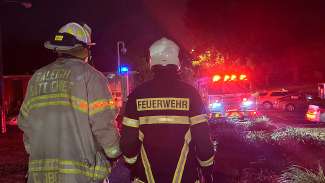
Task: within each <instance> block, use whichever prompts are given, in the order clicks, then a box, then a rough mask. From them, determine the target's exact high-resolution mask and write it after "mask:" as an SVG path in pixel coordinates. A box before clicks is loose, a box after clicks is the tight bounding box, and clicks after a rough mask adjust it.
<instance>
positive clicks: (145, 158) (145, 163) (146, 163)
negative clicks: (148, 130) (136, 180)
mask: <svg viewBox="0 0 325 183" xmlns="http://www.w3.org/2000/svg"><path fill="white" fill-rule="evenodd" d="M140 154H141V159H142V164H143V166H144V170H145V173H146V177H147V181H148V183H155V179H154V178H153V174H152V171H151V166H150V163H149V159H148V156H147V153H146V151H145V149H144V146H143V144H142V145H141V153H140Z"/></svg>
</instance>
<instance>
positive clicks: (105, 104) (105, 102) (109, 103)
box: [89, 99, 115, 115]
mask: <svg viewBox="0 0 325 183" xmlns="http://www.w3.org/2000/svg"><path fill="white" fill-rule="evenodd" d="M114 106H115V105H114V102H113V100H109V99H99V100H96V101H94V102H92V103H90V105H89V114H90V115H95V114H97V113H99V112H102V111H104V110H106V109H113V108H114Z"/></svg>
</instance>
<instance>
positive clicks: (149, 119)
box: [121, 38, 214, 183]
mask: <svg viewBox="0 0 325 183" xmlns="http://www.w3.org/2000/svg"><path fill="white" fill-rule="evenodd" d="M149 51H150V68H151V70H152V71H153V72H154V79H152V80H150V81H148V82H146V83H144V84H142V85H141V86H139V87H137V88H136V89H135V90H134V91H133V92H132V93H131V94H130V96H129V97H128V101H127V104H126V108H125V116H124V118H123V127H122V135H121V150H122V154H123V157H124V159H125V162H126V163H127V164H128V165H129V167H130V169H131V170H132V173H133V177H134V179H135V180H134V181H135V182H147V183H154V182H155V183H166V182H172V183H180V182H184V183H194V182H198V181H199V178H200V177H199V176H198V172H197V169H198V168H200V169H201V170H203V171H202V172H203V175H204V176H203V177H204V178H205V181H206V182H212V167H213V163H214V151H213V146H212V143H211V141H210V138H209V129H208V124H207V119H208V118H207V114H206V112H205V107H204V105H203V103H202V100H201V98H200V95H199V94H198V92H197V91H196V90H195V88H193V87H192V86H190V85H188V84H186V83H184V82H182V81H180V78H179V76H178V71H179V69H180V61H179V56H178V54H179V47H178V46H177V44H175V43H174V42H173V41H171V40H168V39H166V38H162V39H160V40H158V41H156V42H154V43H153V44H152V45H151V47H150V49H149Z"/></svg>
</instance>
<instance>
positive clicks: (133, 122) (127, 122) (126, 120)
mask: <svg viewBox="0 0 325 183" xmlns="http://www.w3.org/2000/svg"><path fill="white" fill-rule="evenodd" d="M122 124H123V125H125V126H128V127H133V128H139V120H136V119H131V118H128V117H124V118H123V122H122Z"/></svg>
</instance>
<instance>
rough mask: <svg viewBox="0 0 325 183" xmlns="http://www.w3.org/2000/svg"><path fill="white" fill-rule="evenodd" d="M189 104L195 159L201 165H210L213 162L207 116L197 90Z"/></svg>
mask: <svg viewBox="0 0 325 183" xmlns="http://www.w3.org/2000/svg"><path fill="white" fill-rule="evenodd" d="M190 106H191V108H190V121H191V133H192V139H193V141H194V143H195V147H196V156H197V160H198V162H199V164H200V166H201V167H210V166H212V165H213V162H214V151H213V145H212V143H211V140H210V136H209V126H208V123H207V121H208V116H207V114H206V110H205V107H204V104H203V102H202V99H201V97H200V95H199V94H198V93H197V92H195V93H194V96H193V98H192V100H191V103H190Z"/></svg>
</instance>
